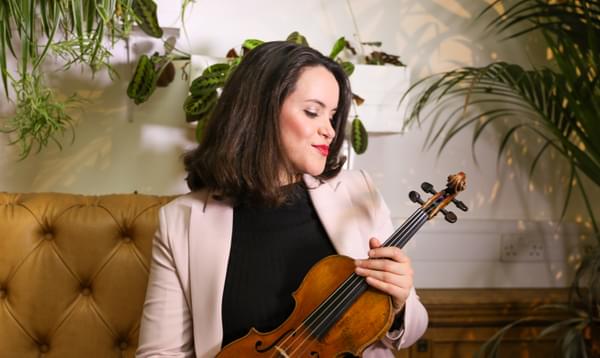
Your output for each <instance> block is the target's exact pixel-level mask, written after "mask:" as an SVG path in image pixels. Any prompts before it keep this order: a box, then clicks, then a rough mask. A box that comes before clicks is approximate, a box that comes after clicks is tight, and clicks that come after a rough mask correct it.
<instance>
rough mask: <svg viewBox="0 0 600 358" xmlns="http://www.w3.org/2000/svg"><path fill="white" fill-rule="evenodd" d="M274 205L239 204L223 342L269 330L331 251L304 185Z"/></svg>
mask: <svg viewBox="0 0 600 358" xmlns="http://www.w3.org/2000/svg"><path fill="white" fill-rule="evenodd" d="M286 189H288V190H291V191H293V192H294V198H293V200H291V202H290V203H289V204H285V205H283V206H281V207H277V208H267V207H256V206H252V207H249V206H237V207H235V208H234V211H233V233H232V240H231V251H230V255H229V263H228V265H227V276H226V279H225V289H224V292H223V308H222V309H223V310H222V319H223V343H222V346H223V347H224V346H225V345H227V344H228V343H230V342H232V341H234V340H236V339H238V338H240V337H243V336H245V335H246V334H247V333H248V331H249V330H250V328H252V327H254V328H256V329H257V330H258V331H261V332H268V331H270V330H273V329H275V328H277V327H278V326H279V325H280V324H281V323H283V321H285V319H286V318H287V317H288V316H289V315H290V314H291V313H292V310H293V309H294V299H293V298H292V293H293V292H294V291H295V290H296V289H297V288H298V286H299V285H300V283H301V282H302V279H303V278H304V276H305V275H306V274H307V273H308V270H309V269H310V268H311V267H312V266H313V265H314V264H315V263H316V262H317V261H319V260H320V259H322V258H324V257H325V256H329V255H333V254H335V249H334V248H333V246H332V244H331V241H330V240H329V237H328V236H327V233H326V232H325V229H324V228H323V225H322V224H321V221H320V220H319V218H318V216H317V213H316V211H315V208H314V207H313V205H312V203H311V201H310V198H309V196H308V192H307V191H306V189H305V188H304V187H303V184H301V183H298V184H292V185H290V186H288V188H286Z"/></svg>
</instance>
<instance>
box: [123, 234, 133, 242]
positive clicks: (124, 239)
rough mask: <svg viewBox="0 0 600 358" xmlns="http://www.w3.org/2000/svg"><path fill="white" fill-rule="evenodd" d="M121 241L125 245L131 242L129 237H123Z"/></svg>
mask: <svg viewBox="0 0 600 358" xmlns="http://www.w3.org/2000/svg"><path fill="white" fill-rule="evenodd" d="M123 241H124V242H125V243H127V244H128V243H130V242H131V241H133V239H132V238H130V237H129V236H125V237H124V238H123Z"/></svg>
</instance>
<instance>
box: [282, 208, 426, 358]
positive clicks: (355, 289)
mask: <svg viewBox="0 0 600 358" xmlns="http://www.w3.org/2000/svg"><path fill="white" fill-rule="evenodd" d="M408 221H409V220H407V223H408ZM426 221H427V218H426V216H425V217H421V218H417V221H416V222H415V224H416V225H412V223H410V224H411V225H409V226H407V225H406V223H405V225H403V228H405V229H407V231H405V232H399V231H398V230H397V232H396V233H394V234H393V235H392V237H390V239H391V238H396V239H398V238H400V239H402V238H403V237H405V238H410V237H412V235H414V233H415V232H416V231H417V230H418V229H419V228H420V227H421V226H422V225H423V224H424V223H425V222H426ZM396 234H398V235H396ZM388 241H396V240H388ZM405 241H408V240H405ZM350 279H351V281H348V280H347V282H345V283H344V284H346V283H348V282H349V283H350V285H347V286H346V288H349V289H350V292H349V293H345V295H344V293H342V294H338V295H337V296H336V297H333V298H334V300H333V301H331V302H329V306H331V305H332V304H333V305H334V307H333V309H331V308H330V307H323V310H321V312H322V313H325V314H326V317H317V319H320V321H318V320H316V322H317V327H315V328H312V329H311V330H310V332H309V333H315V332H316V333H317V335H319V334H324V333H326V332H327V330H328V329H329V327H327V325H326V326H325V327H322V328H324V329H325V330H324V331H323V332H318V329H319V328H321V325H323V323H330V324H333V323H335V321H337V318H339V316H340V315H341V314H343V313H344V312H345V311H346V310H347V309H348V308H349V307H350V306H351V305H352V304H353V303H354V300H355V298H357V297H358V296H359V295H360V294H361V293H362V292H361V290H366V289H367V288H368V285H367V283H366V281H365V280H364V278H362V277H360V276H358V275H355V274H353V275H352V276H351V277H350ZM344 284H342V285H344ZM332 296H333V294H332V295H330V298H331V297H332ZM337 298H340V299H341V300H342V302H335V301H336V300H337ZM327 303H328V302H327V301H325V302H324V303H323V304H322V305H321V306H325V305H326V304H327ZM321 306H319V307H318V308H317V310H319V309H321V308H322V307H321ZM315 312H316V310H315ZM322 313H321V314H320V315H322ZM332 313H333V314H334V316H333V317H330V316H331V314H332ZM328 320H329V321H328ZM306 321H308V319H307V320H306ZM332 321H333V322H332ZM311 325H314V324H311V323H309V325H305V326H306V329H305V331H307V330H308V329H309V328H311V327H310V326H311ZM300 328H301V327H299V328H298V329H300ZM298 329H297V330H298ZM298 337H299V338H296V340H297V339H302V338H301V337H302V336H301V335H299V336H298ZM308 338H309V336H308V335H307V336H305V338H303V339H302V342H300V345H299V346H298V348H302V345H303V344H304V342H305V341H306V340H307V339H308ZM293 343H294V342H292V344H293ZM298 348H297V349H298ZM288 349H289V348H288ZM297 349H295V350H294V351H292V353H294V354H295V352H296V351H297ZM303 350H304V349H302V351H303Z"/></svg>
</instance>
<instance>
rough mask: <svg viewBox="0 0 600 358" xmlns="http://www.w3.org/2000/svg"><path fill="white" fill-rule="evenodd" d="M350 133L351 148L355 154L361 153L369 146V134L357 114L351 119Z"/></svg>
mask: <svg viewBox="0 0 600 358" xmlns="http://www.w3.org/2000/svg"><path fill="white" fill-rule="evenodd" d="M350 133H351V135H350V140H351V142H352V149H354V151H355V152H356V154H363V153H364V152H365V151H366V150H367V147H368V146H369V136H368V134H367V130H366V129H365V127H364V125H363V124H362V121H361V120H360V118H358V116H355V117H354V119H353V120H352V129H351V132H350Z"/></svg>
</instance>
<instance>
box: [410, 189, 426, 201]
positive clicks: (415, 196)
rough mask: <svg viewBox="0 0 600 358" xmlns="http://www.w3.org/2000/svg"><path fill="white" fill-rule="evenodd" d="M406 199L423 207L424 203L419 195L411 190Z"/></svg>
mask: <svg viewBox="0 0 600 358" xmlns="http://www.w3.org/2000/svg"><path fill="white" fill-rule="evenodd" d="M408 198H409V199H410V201H412V202H413V203H419V204H421V205H423V203H424V201H423V200H422V199H421V195H419V193H417V192H416V191H414V190H412V191H411V192H410V193H408Z"/></svg>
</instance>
